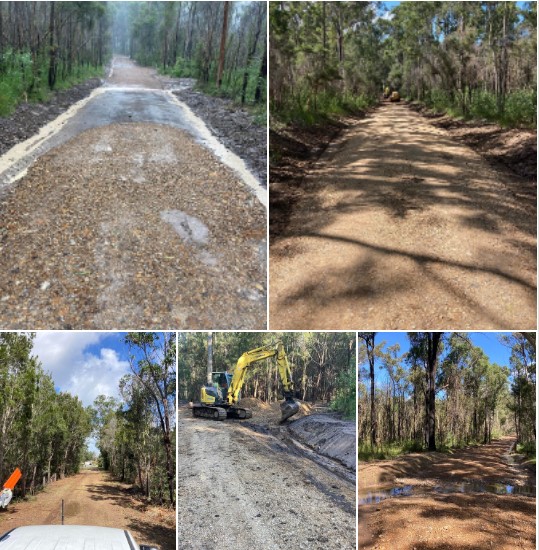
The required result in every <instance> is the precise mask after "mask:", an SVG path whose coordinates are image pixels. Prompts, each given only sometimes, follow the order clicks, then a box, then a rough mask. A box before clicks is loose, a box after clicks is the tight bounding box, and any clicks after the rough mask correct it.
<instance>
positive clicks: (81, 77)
mask: <svg viewBox="0 0 539 550" xmlns="http://www.w3.org/2000/svg"><path fill="white" fill-rule="evenodd" d="M47 70H48V69H47V60H46V59H45V58H37V60H36V61H35V62H34V61H32V56H31V54H30V53H29V52H27V51H24V52H15V51H14V50H12V49H9V50H7V51H6V52H5V53H4V54H3V55H2V57H1V61H0V116H7V115H9V114H10V113H11V112H12V111H13V110H14V109H15V108H16V107H17V105H18V104H19V103H21V102H23V101H46V100H47V99H48V97H49V95H50V93H51V90H50V88H49V86H48V81H47V77H46V75H47ZM103 70H104V69H103V67H99V66H98V67H96V66H93V65H88V64H86V63H85V64H77V65H75V66H74V67H73V68H72V71H71V72H70V73H67V72H66V71H59V75H58V77H57V79H56V82H55V85H54V90H64V89H67V88H70V87H72V86H74V85H75V84H78V83H80V82H84V81H85V80H88V79H89V78H93V77H101V76H103Z"/></svg>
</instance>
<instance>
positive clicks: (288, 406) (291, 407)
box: [279, 398, 299, 424]
mask: <svg viewBox="0 0 539 550" xmlns="http://www.w3.org/2000/svg"><path fill="white" fill-rule="evenodd" d="M298 411H299V403H297V402H296V401H294V400H293V399H292V398H290V399H286V400H285V401H283V402H282V403H281V420H280V422H279V424H282V423H283V422H285V421H286V420H288V419H289V418H290V417H291V416H294V415H295V414H296V413H297V412H298Z"/></svg>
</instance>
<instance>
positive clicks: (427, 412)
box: [358, 332, 536, 461]
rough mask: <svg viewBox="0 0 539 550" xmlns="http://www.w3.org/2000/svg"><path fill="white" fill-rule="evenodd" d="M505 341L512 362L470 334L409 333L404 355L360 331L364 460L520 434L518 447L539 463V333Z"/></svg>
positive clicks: (361, 449) (512, 336)
mask: <svg viewBox="0 0 539 550" xmlns="http://www.w3.org/2000/svg"><path fill="white" fill-rule="evenodd" d="M498 337H499V340H500V342H501V343H502V344H503V345H506V346H508V347H510V349H511V355H510V359H509V364H508V365H498V364H496V363H492V362H491V361H490V360H489V359H488V357H487V355H486V354H485V352H484V351H483V350H482V349H481V348H480V347H478V346H475V345H474V344H473V342H472V341H471V339H470V337H469V335H467V334H466V333H439V332H438V333H436V332H419V333H409V335H408V338H409V343H410V349H409V350H408V351H407V352H406V353H402V354H401V353H400V346H399V344H398V343H397V344H394V345H390V346H386V342H385V341H383V340H382V338H383V333H382V334H381V335H378V334H377V333H373V332H370V333H359V342H360V346H359V358H360V359H359V366H360V370H359V386H358V388H359V394H358V430H359V442H358V457H359V460H360V461H364V460H369V459H373V458H377V459H383V458H391V457H395V456H397V455H400V454H403V453H407V452H418V451H423V450H429V451H445V452H451V450H452V449H455V448H462V447H466V446H469V445H476V444H484V443H490V442H491V440H492V439H495V438H497V437H499V436H502V435H510V434H516V449H515V450H516V451H517V452H520V453H524V454H525V455H526V456H527V458H528V459H530V460H531V461H535V429H536V426H535V410H536V400H535V391H536V358H535V334H534V333H512V334H501V335H499V336H498ZM379 377H380V380H379Z"/></svg>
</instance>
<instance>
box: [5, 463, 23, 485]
mask: <svg viewBox="0 0 539 550" xmlns="http://www.w3.org/2000/svg"><path fill="white" fill-rule="evenodd" d="M21 476H22V472H21V471H20V470H19V468H15V471H14V472H13V473H12V474H11V475H10V476H9V479H8V480H7V481H6V482H5V483H4V489H11V490H12V491H13V489H14V487H15V485H17V481H19V479H21Z"/></svg>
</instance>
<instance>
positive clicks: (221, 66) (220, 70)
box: [217, 2, 230, 88]
mask: <svg viewBox="0 0 539 550" xmlns="http://www.w3.org/2000/svg"><path fill="white" fill-rule="evenodd" d="M229 4H230V3H229V2H224V6H223V10H224V11H223V29H222V31H221V46H220V48H219V66H218V68H217V88H221V84H222V83H223V69H224V66H225V53H226V35H227V32H228V10H229Z"/></svg>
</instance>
